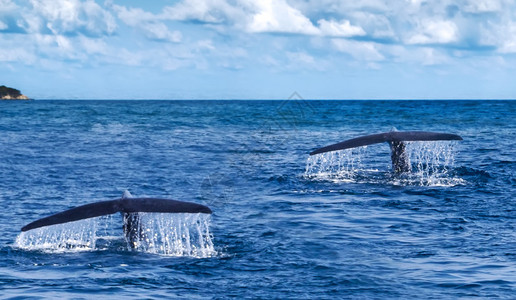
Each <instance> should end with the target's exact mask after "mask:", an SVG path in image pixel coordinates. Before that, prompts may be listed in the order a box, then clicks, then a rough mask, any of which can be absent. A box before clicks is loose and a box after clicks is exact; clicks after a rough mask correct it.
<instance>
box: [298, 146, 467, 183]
mask: <svg viewBox="0 0 516 300" xmlns="http://www.w3.org/2000/svg"><path fill="white" fill-rule="evenodd" d="M406 145H407V147H406V153H407V157H408V158H409V161H410V162H411V172H409V173H403V174H399V175H394V176H393V175H392V173H389V172H383V173H382V172H379V170H378V169H375V167H373V166H376V167H378V166H380V167H381V166H386V168H392V166H391V162H390V156H389V155H386V154H385V153H377V152H373V151H368V149H367V146H364V147H358V148H352V149H345V150H339V151H333V152H326V153H321V154H318V155H314V156H310V157H309V158H308V160H307V163H306V169H305V174H304V176H305V178H308V179H316V180H331V181H335V182H353V183H371V182H374V183H377V182H382V183H385V182H388V183H391V184H394V185H421V186H454V185H458V184H463V183H464V180H463V179H461V178H456V177H454V175H453V174H452V172H451V171H452V170H453V168H454V164H455V153H456V145H457V144H456V142H449V141H446V142H443V141H431V142H407V143H406ZM380 154H381V155H380ZM380 156H381V157H382V158H383V159H379V157H380ZM381 174H386V175H385V176H386V177H385V176H384V178H378V176H379V175H381Z"/></svg>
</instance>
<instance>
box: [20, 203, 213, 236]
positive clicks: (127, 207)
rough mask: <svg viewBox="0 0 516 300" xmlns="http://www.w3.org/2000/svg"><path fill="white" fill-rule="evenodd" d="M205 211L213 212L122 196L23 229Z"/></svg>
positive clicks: (79, 208) (36, 222)
mask: <svg viewBox="0 0 516 300" xmlns="http://www.w3.org/2000/svg"><path fill="white" fill-rule="evenodd" d="M117 212H120V213H123V214H130V213H138V212H150V213H203V214H211V213H212V211H211V209H210V208H209V207H207V206H204V205H201V204H196V203H191V202H184V201H177V200H170V199H157V198H127V197H122V198H120V199H116V200H109V201H101V202H95V203H90V204H86V205H82V206H78V207H75V208H72V209H69V210H66V211H63V212H60V213H57V214H54V215H51V216H48V217H45V218H42V219H39V220H37V221H34V222H32V223H30V224H27V225H26V226H24V227H23V228H22V229H21V231H28V230H31V229H36V228H40V227H44V226H50V225H56V224H62V223H68V222H73V221H78V220H83V219H88V218H94V217H100V216H105V215H111V214H114V213H117Z"/></svg>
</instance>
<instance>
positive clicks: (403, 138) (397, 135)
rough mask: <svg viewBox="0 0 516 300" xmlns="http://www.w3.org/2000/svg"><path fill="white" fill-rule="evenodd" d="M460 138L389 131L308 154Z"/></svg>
mask: <svg viewBox="0 0 516 300" xmlns="http://www.w3.org/2000/svg"><path fill="white" fill-rule="evenodd" d="M451 140H462V137H460V136H459V135H456V134H451V133H439V132H428V131H390V132H384V133H378V134H372V135H366V136H361V137H357V138H354V139H350V140H347V141H344V142H340V143H336V144H333V145H329V146H325V147H322V148H319V149H317V150H314V151H312V152H310V155H315V154H319V153H325V152H330V151H338V150H344V149H349V148H356V147H361V146H367V145H372V144H378V143H385V142H387V143H393V142H412V141H451Z"/></svg>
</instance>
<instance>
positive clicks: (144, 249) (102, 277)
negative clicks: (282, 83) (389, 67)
mask: <svg viewBox="0 0 516 300" xmlns="http://www.w3.org/2000/svg"><path fill="white" fill-rule="evenodd" d="M393 129H397V130H400V131H404V130H426V131H437V132H448V133H454V134H458V135H460V136H462V137H463V139H464V140H463V141H453V142H411V143H409V144H408V145H407V151H408V152H407V153H408V154H409V157H410V161H411V165H412V171H411V172H410V173H405V174H394V173H393V172H392V170H391V163H390V150H389V146H388V145H387V144H385V143H384V144H376V145H370V146H367V147H361V148H356V149H351V150H342V151H338V152H333V153H326V154H320V155H315V156H312V157H310V156H309V154H308V153H309V152H311V151H313V150H315V149H317V148H319V147H322V146H326V145H329V144H333V143H337V142H340V141H344V140H346V139H350V138H354V137H357V136H361V135H366V134H372V133H379V132H385V131H390V130H393ZM515 148H516V102H515V101H305V100H302V99H300V98H298V99H291V100H285V101H65V100H61V101H43V100H35V101H29V102H17V101H3V102H0V175H1V180H0V203H1V210H0V220H1V222H0V231H1V232H2V235H0V298H2V299H10V298H12V299H26V298H29V299H38V298H54V299H55V298H62V299H69V298H73V299H93V298H95V299H98V297H101V296H105V297H109V298H114V297H117V298H134V299H144V298H145V299H153V298H154V299H163V298H175V297H177V298H181V299H211V298H214V299H225V298H261V299H314V298H315V299H462V298H464V299H469V298H481V299H516V200H515V195H516V188H515V187H516V177H515V171H516V150H515ZM125 191H129V192H130V193H131V194H132V195H133V196H135V197H160V198H170V199H177V200H182V201H189V202H195V203H200V204H204V205H207V206H209V207H210V208H211V209H212V211H213V214H212V215H206V214H159V213H146V214H144V216H142V218H144V219H145V220H143V221H142V222H143V223H144V224H145V225H146V226H147V227H148V230H149V232H152V234H149V236H150V237H151V239H150V240H146V241H145V242H143V241H142V244H140V245H139V246H138V247H136V248H134V249H133V248H131V247H129V246H128V242H127V241H126V240H125V238H124V234H123V232H122V224H123V220H122V217H121V216H120V215H118V214H115V215H111V216H105V217H98V218H93V219H87V220H82V221H77V222H73V223H66V224H60V225H54V226H48V227H44V228H40V229H34V230H29V231H27V232H24V233H22V232H21V231H20V228H21V227H23V226H24V225H26V224H28V223H30V222H32V221H35V220H37V219H40V218H42V217H46V216H49V215H51V214H54V213H57V212H61V211H63V210H66V209H69V208H72V207H75V206H79V205H84V204H88V203H92V202H96V201H103V200H111V199H117V198H119V197H121V196H122V194H123V193H124V192H125Z"/></svg>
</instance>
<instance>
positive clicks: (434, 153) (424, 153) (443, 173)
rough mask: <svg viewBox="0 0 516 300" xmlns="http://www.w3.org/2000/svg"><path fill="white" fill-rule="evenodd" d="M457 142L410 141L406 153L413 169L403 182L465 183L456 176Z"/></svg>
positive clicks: (431, 183) (448, 184)
mask: <svg viewBox="0 0 516 300" xmlns="http://www.w3.org/2000/svg"><path fill="white" fill-rule="evenodd" d="M456 146H457V143H456V142H444V141H434V142H408V143H407V148H406V153H407V156H408V158H409V161H410V162H411V167H412V171H411V172H410V173H408V174H406V176H405V177H402V178H401V180H400V182H401V183H402V184H413V185H414V184H415V185H422V186H455V185H458V184H463V183H464V180H463V179H462V178H457V177H454V174H453V173H452V170H453V169H454V167H455V153H456Z"/></svg>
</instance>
